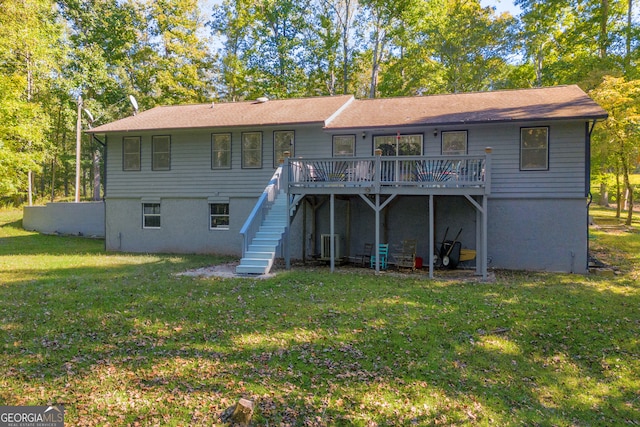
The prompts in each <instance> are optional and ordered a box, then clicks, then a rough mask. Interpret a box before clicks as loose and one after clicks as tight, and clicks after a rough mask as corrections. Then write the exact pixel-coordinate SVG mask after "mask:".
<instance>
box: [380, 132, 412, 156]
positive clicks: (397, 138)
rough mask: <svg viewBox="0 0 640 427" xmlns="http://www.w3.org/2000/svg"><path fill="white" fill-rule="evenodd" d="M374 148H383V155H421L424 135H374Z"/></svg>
mask: <svg viewBox="0 0 640 427" xmlns="http://www.w3.org/2000/svg"><path fill="white" fill-rule="evenodd" d="M373 148H374V150H375V149H380V150H382V155H383V156H420V155H422V135H400V134H397V135H385V136H374V137H373Z"/></svg>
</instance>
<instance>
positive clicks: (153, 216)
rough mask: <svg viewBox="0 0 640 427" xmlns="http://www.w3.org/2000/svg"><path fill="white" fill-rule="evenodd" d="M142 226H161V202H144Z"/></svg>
mask: <svg viewBox="0 0 640 427" xmlns="http://www.w3.org/2000/svg"><path fill="white" fill-rule="evenodd" d="M142 228H160V203H143V204H142Z"/></svg>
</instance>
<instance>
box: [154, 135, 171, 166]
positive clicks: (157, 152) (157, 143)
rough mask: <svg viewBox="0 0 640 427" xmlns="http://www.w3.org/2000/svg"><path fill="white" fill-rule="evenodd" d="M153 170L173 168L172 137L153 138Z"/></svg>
mask: <svg viewBox="0 0 640 427" xmlns="http://www.w3.org/2000/svg"><path fill="white" fill-rule="evenodd" d="M151 156H152V158H151V170H154V171H168V170H170V169H171V137H170V136H154V137H152V138H151Z"/></svg>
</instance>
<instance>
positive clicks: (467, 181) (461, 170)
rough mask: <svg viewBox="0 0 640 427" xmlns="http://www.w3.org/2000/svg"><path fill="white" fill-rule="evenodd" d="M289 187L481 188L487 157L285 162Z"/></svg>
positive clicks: (380, 158)
mask: <svg viewBox="0 0 640 427" xmlns="http://www.w3.org/2000/svg"><path fill="white" fill-rule="evenodd" d="M285 166H287V167H288V169H289V174H288V180H289V186H292V187H316V188H317V187H324V186H327V187H336V186H344V187H349V186H353V187H358V186H373V187H380V188H381V187H384V186H396V187H397V186H414V187H423V188H429V187H434V188H442V187H445V188H446V187H455V188H460V187H485V186H487V185H488V180H489V173H488V172H489V156H488V155H480V156H437V157H425V156H398V157H385V156H374V157H358V158H348V159H344V158H328V159H288V161H287V162H285Z"/></svg>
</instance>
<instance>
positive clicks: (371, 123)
mask: <svg viewBox="0 0 640 427" xmlns="http://www.w3.org/2000/svg"><path fill="white" fill-rule="evenodd" d="M606 116H607V113H606V111H604V110H603V109H602V108H601V107H600V106H599V105H598V104H596V103H595V102H594V101H593V100H592V99H591V98H589V97H588V96H587V94H586V93H584V92H583V91H582V89H580V88H579V87H578V86H575V85H574V86H556V87H550V88H538V89H518V90H504V91H495V92H475V93H459V94H451V95H431V96H422V97H411V98H387V99H368V100H365V99H363V100H359V101H357V102H354V103H352V104H351V105H350V106H349V108H347V109H345V111H344V112H343V113H342V114H340V115H339V116H338V117H336V119H335V120H333V121H332V122H331V123H329V125H328V126H327V128H328V129H348V128H367V127H369V128H373V127H376V128H383V127H391V126H407V125H445V124H463V123H493V122H510V121H524V120H561V119H576V118H584V119H601V118H605V117H606Z"/></svg>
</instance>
